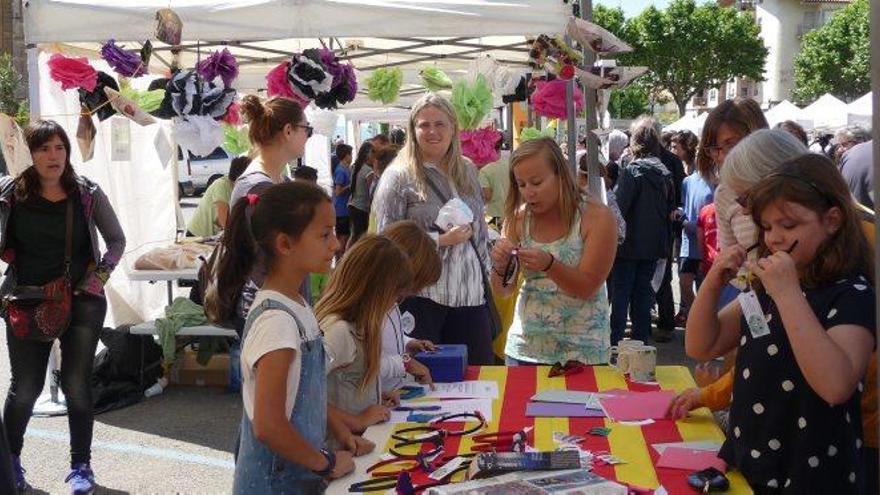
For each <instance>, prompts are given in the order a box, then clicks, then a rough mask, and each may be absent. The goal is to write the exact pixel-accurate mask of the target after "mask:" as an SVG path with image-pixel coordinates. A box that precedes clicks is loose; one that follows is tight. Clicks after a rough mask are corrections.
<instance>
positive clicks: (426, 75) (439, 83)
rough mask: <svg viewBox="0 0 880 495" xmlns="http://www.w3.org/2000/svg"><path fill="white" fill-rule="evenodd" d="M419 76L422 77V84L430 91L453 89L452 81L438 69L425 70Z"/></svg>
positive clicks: (429, 68)
mask: <svg viewBox="0 0 880 495" xmlns="http://www.w3.org/2000/svg"><path fill="white" fill-rule="evenodd" d="M419 75H420V76H421V77H422V84H424V86H425V87H426V88H427V89H428V91H440V90H443V89H452V79H450V78H449V76H447V75H446V73H445V72H443V71H442V70H440V69H438V68H436V67H427V68H424V69H422V70H421V71H420V72H419Z"/></svg>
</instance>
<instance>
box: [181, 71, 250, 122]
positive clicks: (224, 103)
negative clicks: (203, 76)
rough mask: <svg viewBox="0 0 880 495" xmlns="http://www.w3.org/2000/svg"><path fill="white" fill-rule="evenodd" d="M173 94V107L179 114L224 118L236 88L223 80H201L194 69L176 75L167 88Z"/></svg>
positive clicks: (233, 98)
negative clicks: (225, 83)
mask: <svg viewBox="0 0 880 495" xmlns="http://www.w3.org/2000/svg"><path fill="white" fill-rule="evenodd" d="M165 91H166V93H167V94H170V95H171V108H173V109H174V112H175V113H176V114H177V115H179V116H185V115H205V116H209V117H212V118H215V119H219V118H222V117H223V116H224V115H226V112H227V111H228V110H229V106H230V105H231V104H232V102H233V101H234V100H235V90H234V89H232V88H227V87H225V86H224V85H223V82H222V81H216V80H215V81H214V82H210V81H204V80H199V79H198V78H197V76H196V73H195V72H194V71H192V70H188V71H180V72H178V73H177V74H175V75H174V77H173V78H172V79H171V81H170V82H169V83H168V86H167V87H166V88H165Z"/></svg>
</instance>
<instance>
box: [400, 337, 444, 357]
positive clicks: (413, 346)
mask: <svg viewBox="0 0 880 495" xmlns="http://www.w3.org/2000/svg"><path fill="white" fill-rule="evenodd" d="M436 350H437V346H436V345H434V343H433V342H431V341H430V340H418V339H413V340H410V341H409V342H407V343H406V352H407V354H418V353H420V352H434V351H436Z"/></svg>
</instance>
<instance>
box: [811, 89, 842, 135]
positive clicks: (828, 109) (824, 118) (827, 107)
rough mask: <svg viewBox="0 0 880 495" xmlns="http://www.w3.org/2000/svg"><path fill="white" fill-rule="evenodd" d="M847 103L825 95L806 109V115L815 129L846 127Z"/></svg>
mask: <svg viewBox="0 0 880 495" xmlns="http://www.w3.org/2000/svg"><path fill="white" fill-rule="evenodd" d="M847 113H848V112H847V107H846V103H844V102H843V101H841V100H840V99H838V98H836V97H835V96H834V95H831V94H825V95H822V96H821V97H820V98H819V99H818V100H816V101H814V102H813V103H811V104H810V105H809V106H807V107H806V108H804V114H805V115H806V116H807V118H809V119H811V120H812V121H813V126H814V127H817V128H819V127H822V128H830V129H833V128H836V127H843V126H845V125H846V116H847Z"/></svg>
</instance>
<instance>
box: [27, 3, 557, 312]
mask: <svg viewBox="0 0 880 495" xmlns="http://www.w3.org/2000/svg"><path fill="white" fill-rule="evenodd" d="M164 7H168V2H167V1H157V0H147V1H143V0H141V1H137V2H135V1H133V0H119V1H115V2H112V3H111V2H92V3H83V2H76V1H69V0H68V1H61V0H31V1H29V2H27V3H26V4H25V9H24V24H25V40H26V43H27V44H28V59H29V77H30V81H31V88H30V97H31V98H30V99H31V105H32V114H33V115H34V116H43V117H45V118H54V119H56V120H58V121H59V122H60V123H61V124H62V126H64V127H65V129H66V130H67V131H68V133H69V134H70V135H71V136H75V134H76V123H77V118H78V112H79V103H78V100H77V97H76V95H75V93H72V92H63V91H61V89H60V87H59V86H58V85H57V84H56V83H55V82H54V81H52V80H51V79H50V78H48V77H47V74H46V72H45V70H46V69H45V63H44V62H45V60H44V58H45V57H46V54H48V53H51V52H58V51H60V52H64V53H65V54H68V55H71V56H74V55H75V56H86V57H88V58H89V59H90V60H97V59H98V58H99V57H98V56H97V50H98V47H99V44H100V43H103V42H105V41H106V40H108V39H110V38H113V39H115V40H116V41H117V43H124V44H135V45H133V46H135V47H136V46H138V45H137V43H140V42H143V41H144V40H146V39H152V38H154V30H155V21H154V16H155V12H156V10H157V9H159V8H164ZM173 7H174V10H175V12H176V13H177V14H178V15H179V16H180V18H181V20H182V21H183V38H184V40H185V41H182V42H181V44H180V45H178V46H177V47H175V49H176V50H179V55H178V56H179V58H180V66H181V67H193V66H194V65H195V62H196V61H197V60H198V59H199V58H200V57H201V56H204V55H205V54H207V52H208V51H211V50H213V49H216V48H217V47H221V46H223V47H228V48H229V49H230V51H231V52H232V53H233V54H234V55H235V56H236V58H237V59H238V60H239V61H240V75H239V79H238V80H237V82H236V83H235V84H234V86H235V87H236V88H237V89H239V90H240V91H243V92H249V91H260V90H261V89H263V88H264V87H265V82H264V76H265V74H266V73H267V72H268V71H269V69H271V68H272V67H273V66H275V65H277V63H278V62H279V61H282V60H284V59H286V58H289V57H290V55H291V54H292V53H293V52H297V51H301V50H303V49H305V48H309V47H320V46H322V45H326V46H328V47H329V48H331V49H334V50H337V51H338V52H339V53H341V54H342V55H340V58H341V59H343V60H348V61H350V62H351V63H352V64H354V66H355V67H356V69H357V70H358V72H359V76H363V75H364V74H366V73H369V72H370V71H371V70H374V69H376V68H378V67H393V66H405V67H406V68H407V69H412V71H413V72H416V73H417V71H418V70H419V69H420V68H422V67H426V66H436V67H438V68H441V69H443V70H445V71H449V72H453V71H456V70H464V69H466V67H467V65H468V64H469V63H470V61H471V60H473V59H474V58H475V57H476V56H479V55H481V54H484V53H491V54H492V55H493V56H494V57H495V59H496V60H498V61H499V62H501V63H505V64H508V63H509V64H521V65H524V64H525V62H526V61H527V60H528V48H527V45H526V39H525V35H533V34H539V33H558V32H560V31H561V30H562V29H563V27H564V26H565V22H566V19H567V16H568V15H570V12H571V10H570V9H571V7H570V5H567V3H566V2H564V1H563V0H552V1H550V0H448V1H445V2H442V3H441V2H436V3H433V4H430V5H429V4H427V3H425V2H423V1H420V0H395V1H391V0H373V1H370V2H368V5H366V4H365V2H362V1H360V0H357V1H355V0H298V1H296V2H293V1H289V0H249V1H225V2H224V1H218V0H190V1H187V2H185V3H175V4H174V5H173ZM71 19H77V21H76V22H70V20H71ZM425 33H430V35H431V36H432V38H430V39H428V38H423V37H421V36H423V35H424V34H425ZM154 45H155V48H154V57H153V60H152V62H151V65H150V71H151V73H153V74H161V73H162V72H163V71H165V70H166V69H167V68H169V66H170V63H169V60H170V58H171V57H172V55H171V48H172V47H170V46H167V45H164V44H162V43H159V42H156V43H155V44H154ZM41 54H42V55H41ZM408 72H409V71H408ZM108 73H109V72H108ZM142 79H146V78H142ZM407 80H410V81H411V76H406V77H405V81H404V82H405V84H404V86H403V87H402V89H401V101H400V102H399V103H400V106H403V107H405V106H406V105H407V103H408V102H411V100H412V99H414V98H416V97H417V96H418V95H419V94H421V92H422V91H423V89H422V88H421V87H419V86H418V85H417V84H415V83H409V84H406V83H407ZM136 81H137V80H136ZM145 82H146V81H144V82H137V84H144V83H145ZM377 106H378V105H377V104H376V103H374V102H370V101H369V100H367V99H366V98H364V97H362V95H359V97H358V99H356V100H355V101H354V102H352V105H351V108H353V109H354V108H358V107H361V108H366V109H370V108H372V109H374V110H370V111H369V112H373V113H372V114H369V112H368V111H366V110H365V111H364V112H365V113H368V114H369V115H370V117H371V118H382V117H383V116H382V115H381V111H377V110H375V109H376V108H377ZM346 111H347V109H346V108H343V109H341V113H343V114H344V113H345V112H346ZM352 112H353V110H352ZM403 112H405V109H396V110H392V109H386V110H385V115H384V117H386V118H389V119H390V118H391V117H392V116H393V118H394V119H400V118H401V116H402V114H403ZM353 114H354V115H356V113H353ZM120 121H124V124H122V123H118V122H120ZM325 139H326V138H325ZM73 141H74V142H73V146H74V150H73V153H72V154H73V156H72V161H73V163H74V166H75V167H76V168H77V170H78V171H80V172H81V173H83V174H84V175H87V176H89V177H91V178H93V179H95V180H96V181H97V182H98V183H99V184H100V185H101V186H102V188H104V189H105V190H106V191H107V193H108V195H109V197H110V200H111V202H112V204H113V206H114V209H115V210H116V212H117V214H118V215H119V217H120V220H121V222H122V224H123V228H124V229H125V232H126V235H127V237H128V246H129V247H128V248H127V250H128V251H132V250H134V249H135V248H142V247H144V246H147V245H151V244H154V243H157V244H162V243H167V242H171V241H173V239H174V236H175V226H176V224H177V221H176V218H175V202H176V193H175V191H176V184H175V182H176V177H175V172H174V170H175V166H174V161H175V160H176V153H172V152H171V150H173V149H174V141H173V133H172V132H171V129H170V126H169V125H168V122H167V121H164V122H160V123H158V124H153V125H150V126H147V127H139V126H137V125H134V124H132V123H131V122H130V121H128V120H127V119H124V118H121V117H112V118H110V119H107V120H106V121H104V122H101V123H100V125H99V127H98V134H97V137H96V146H95V155H94V158H92V159H91V160H89V161H88V162H85V163H83V162H82V160H81V157H80V151H79V149H78V147H77V144H76V142H75V140H73ZM318 146H319V147H324V146H325V144H320V145H318ZM117 148H118V149H117ZM122 151H127V154H126V153H123V152H122ZM132 261H133V258H132V259H126V260H124V261H123V262H128V263H131V262H132ZM108 294H109V301H110V311H109V312H108V320H109V321H108V324H110V325H118V324H121V323H125V322H137V321H143V320H148V319H152V318H154V317H156V316H158V315H159V314H160V311H161V309H162V308H163V307H164V304H165V295H164V291H163V290H162V288H160V287H149V286H146V285H145V284H132V283H131V282H130V281H129V280H127V278H126V277H125V274H124V270H121V269H120V270H117V271H116V272H115V273H114V275H113V277H112V278H111V281H110V283H109V286H108Z"/></svg>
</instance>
